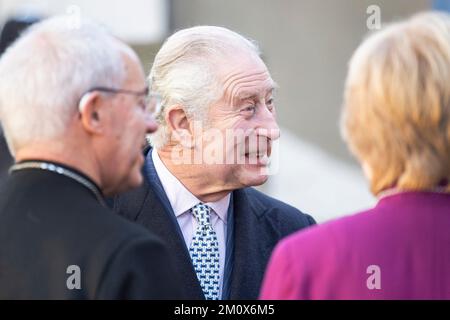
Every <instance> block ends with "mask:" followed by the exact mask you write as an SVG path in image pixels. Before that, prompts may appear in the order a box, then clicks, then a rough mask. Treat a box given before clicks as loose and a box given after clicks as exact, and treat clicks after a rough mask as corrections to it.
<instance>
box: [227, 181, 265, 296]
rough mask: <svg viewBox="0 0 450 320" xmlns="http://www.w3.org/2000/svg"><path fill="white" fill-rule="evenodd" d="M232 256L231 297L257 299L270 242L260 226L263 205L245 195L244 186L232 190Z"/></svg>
mask: <svg viewBox="0 0 450 320" xmlns="http://www.w3.org/2000/svg"><path fill="white" fill-rule="evenodd" d="M233 199H234V201H233V206H234V208H233V211H234V257H233V261H234V263H233V270H232V273H231V290H230V292H231V293H230V298H231V299H233V300H234V299H240V300H241V299H246V300H247V299H256V298H258V295H259V290H260V285H261V281H262V278H263V274H264V270H265V267H266V262H267V261H268V258H269V256H270V246H271V244H270V243H267V242H268V241H266V240H267V239H266V237H264V234H265V232H264V231H265V230H263V229H261V228H260V225H261V223H260V221H259V220H260V217H261V216H262V215H263V214H264V211H265V208H264V207H263V206H262V205H260V204H259V203H257V202H256V203H255V202H254V201H250V199H248V196H247V193H246V189H239V190H236V191H234V192H233Z"/></svg>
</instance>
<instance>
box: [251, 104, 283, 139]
mask: <svg viewBox="0 0 450 320" xmlns="http://www.w3.org/2000/svg"><path fill="white" fill-rule="evenodd" d="M260 121H261V124H260V125H259V126H258V128H257V129H256V133H257V134H258V135H259V136H264V137H267V138H268V139H270V140H277V139H278V138H280V128H279V127H278V123H277V120H276V117H275V114H274V113H272V112H271V111H270V110H268V109H266V108H264V111H263V112H262V114H261V120H260Z"/></svg>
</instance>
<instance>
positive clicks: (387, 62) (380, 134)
mask: <svg viewBox="0 0 450 320" xmlns="http://www.w3.org/2000/svg"><path fill="white" fill-rule="evenodd" d="M342 129H343V134H344V137H345V139H346V141H347V143H348V145H349V147H350V149H351V150H352V152H353V153H354V154H355V156H356V157H357V159H358V160H359V162H360V163H361V166H362V167H363V169H364V172H365V174H366V176H367V179H368V180H369V182H370V186H371V190H372V192H373V193H374V194H375V195H376V196H377V197H378V199H379V202H378V204H377V205H376V206H375V208H372V209H370V210H367V211H364V212H361V213H358V214H356V215H353V216H350V217H346V218H342V219H339V220H336V221H333V222H329V223H327V224H324V225H321V226H317V227H313V228H310V229H308V230H306V231H305V232H300V233H297V234H295V235H293V236H291V237H289V238H287V239H286V240H283V241H282V242H281V243H280V244H279V245H278V247H277V248H276V250H275V252H274V254H273V256H272V258H271V262H270V264H269V267H268V271H267V273H266V277H265V280H264V284H263V289H262V294H261V297H262V298H263V299H450V277H449V275H448V271H449V270H450V250H449V248H450V194H449V191H450V187H449V185H448V178H449V171H450V170H449V169H450V142H449V141H450V17H449V16H448V15H445V14H442V13H424V14H419V15H417V16H414V17H412V18H411V19H409V20H407V21H404V22H399V23H395V24H392V25H390V26H387V27H386V28H384V29H382V30H381V31H379V32H377V33H375V34H373V35H371V36H370V37H369V38H368V39H367V40H365V41H364V42H363V44H362V45H361V46H360V47H359V48H358V50H357V51H356V53H355V54H354V56H353V58H352V60H351V62H350V69H349V74H348V78H347V83H346V89H345V102H344V110H343V117H342Z"/></svg>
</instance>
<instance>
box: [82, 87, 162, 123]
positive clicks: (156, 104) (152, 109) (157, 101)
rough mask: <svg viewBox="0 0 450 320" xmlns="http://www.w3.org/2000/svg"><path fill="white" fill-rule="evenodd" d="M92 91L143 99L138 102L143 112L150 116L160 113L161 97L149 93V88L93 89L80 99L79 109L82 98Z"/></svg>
mask: <svg viewBox="0 0 450 320" xmlns="http://www.w3.org/2000/svg"><path fill="white" fill-rule="evenodd" d="M94 91H101V92H106V93H112V94H128V95H133V96H136V97H144V99H143V101H141V102H140V104H141V106H142V108H143V109H144V110H145V112H146V113H149V114H151V115H152V116H155V115H157V114H158V113H159V112H160V111H161V101H162V98H161V95H159V94H157V93H151V92H150V90H149V88H148V87H146V88H145V89H144V90H141V91H133V90H126V89H114V88H107V87H94V88H91V89H89V90H88V91H86V92H85V93H84V94H83V95H82V98H81V99H80V103H79V108H81V105H82V101H83V98H84V97H85V96H86V95H87V94H89V93H91V92H94Z"/></svg>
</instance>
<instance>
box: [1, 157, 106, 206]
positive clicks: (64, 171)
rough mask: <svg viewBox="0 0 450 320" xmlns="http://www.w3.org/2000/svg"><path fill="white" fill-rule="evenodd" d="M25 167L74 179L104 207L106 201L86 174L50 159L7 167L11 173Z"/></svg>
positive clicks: (24, 162)
mask: <svg viewBox="0 0 450 320" xmlns="http://www.w3.org/2000/svg"><path fill="white" fill-rule="evenodd" d="M26 169H39V170H45V171H50V172H55V173H57V174H60V175H63V176H66V177H68V178H71V179H72V180H75V181H76V182H78V183H79V184H81V185H83V186H84V187H86V188H88V189H89V190H90V191H91V192H92V193H93V194H94V195H95V197H96V198H97V200H98V202H100V204H101V205H103V206H105V207H106V202H105V199H104V197H103V194H102V191H101V190H100V188H99V187H98V186H97V185H96V184H95V182H93V181H92V180H91V179H90V178H89V177H88V176H86V175H85V174H83V173H81V172H80V171H78V170H76V169H73V168H69V167H68V166H66V165H63V164H60V163H55V162H50V161H41V160H29V161H23V162H19V163H16V164H14V165H13V166H12V167H11V168H10V169H9V173H10V174H11V173H13V172H17V171H22V170H26Z"/></svg>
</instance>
